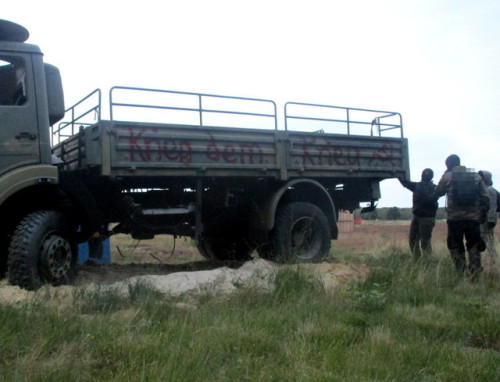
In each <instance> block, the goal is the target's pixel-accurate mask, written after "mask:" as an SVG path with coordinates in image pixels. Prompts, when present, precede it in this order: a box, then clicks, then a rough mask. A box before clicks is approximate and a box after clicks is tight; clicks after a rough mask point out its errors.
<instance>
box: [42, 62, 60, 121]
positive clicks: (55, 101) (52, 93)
mask: <svg viewBox="0 0 500 382" xmlns="http://www.w3.org/2000/svg"><path fill="white" fill-rule="evenodd" d="M44 66H45V82H46V84H47V105H48V108H49V122H50V125H54V124H55V123H56V122H58V121H60V120H61V119H62V118H63V117H64V114H65V109H64V92H63V87H62V80H61V74H60V73H59V69H57V68H56V67H55V66H54V65H50V64H44Z"/></svg>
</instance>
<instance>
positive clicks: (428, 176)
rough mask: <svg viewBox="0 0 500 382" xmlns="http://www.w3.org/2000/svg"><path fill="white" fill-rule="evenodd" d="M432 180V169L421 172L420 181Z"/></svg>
mask: <svg viewBox="0 0 500 382" xmlns="http://www.w3.org/2000/svg"><path fill="white" fill-rule="evenodd" d="M432 178H434V171H432V169H430V168H426V169H424V171H422V180H427V181H430V180H432Z"/></svg>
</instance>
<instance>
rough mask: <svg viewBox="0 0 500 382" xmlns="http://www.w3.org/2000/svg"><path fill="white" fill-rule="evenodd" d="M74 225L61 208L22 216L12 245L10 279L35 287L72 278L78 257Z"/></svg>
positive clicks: (69, 280) (13, 282)
mask: <svg viewBox="0 0 500 382" xmlns="http://www.w3.org/2000/svg"><path fill="white" fill-rule="evenodd" d="M72 227H73V225H72V224H71V223H70V222H69V221H68V219H66V218H65V217H64V215H63V214H61V213H60V212H57V211H37V212H33V213H31V214H29V215H27V216H26V217H25V218H24V219H22V220H21V222H20V223H19V224H18V226H17V228H16V230H15V231H14V234H13V235H12V239H11V243H10V248H9V260H8V265H9V281H10V283H11V284H13V285H19V286H20V287H21V288H25V289H28V290H35V289H38V288H39V287H41V286H42V285H43V284H45V283H50V284H52V285H61V284H66V283H69V282H71V280H72V279H73V277H74V275H75V270H76V260H77V251H76V245H75V244H74V242H73V240H71V235H72Z"/></svg>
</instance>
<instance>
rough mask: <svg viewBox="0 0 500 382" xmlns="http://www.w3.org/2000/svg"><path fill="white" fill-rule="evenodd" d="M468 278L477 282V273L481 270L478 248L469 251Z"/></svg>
mask: <svg viewBox="0 0 500 382" xmlns="http://www.w3.org/2000/svg"><path fill="white" fill-rule="evenodd" d="M468 271H469V272H468V273H469V278H470V281H471V282H477V280H478V279H479V274H480V273H481V272H482V271H483V267H482V266H481V252H479V251H478V250H475V249H473V250H471V251H469V269H468Z"/></svg>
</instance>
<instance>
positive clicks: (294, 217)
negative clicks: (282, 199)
mask: <svg viewBox="0 0 500 382" xmlns="http://www.w3.org/2000/svg"><path fill="white" fill-rule="evenodd" d="M270 244H271V245H270V246H269V247H268V248H266V250H265V251H264V252H267V256H266V257H269V258H273V259H276V260H278V261H281V262H287V263H301V262H302V263H303V262H309V263H311V262H317V261H319V260H321V259H322V258H323V257H324V256H326V255H327V254H328V252H329V251H330V246H331V232H330V225H329V224H328V219H327V217H326V216H325V214H324V213H323V211H321V209H319V207H317V206H316V205H314V204H312V203H307V202H293V203H289V204H285V205H284V206H282V207H281V208H279V209H278V212H277V214H276V222H275V228H274V230H273V233H272V239H271V243H270Z"/></svg>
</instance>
